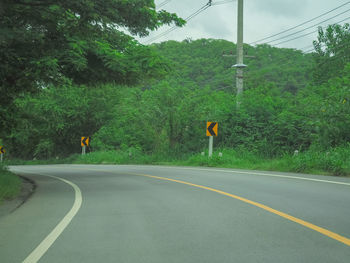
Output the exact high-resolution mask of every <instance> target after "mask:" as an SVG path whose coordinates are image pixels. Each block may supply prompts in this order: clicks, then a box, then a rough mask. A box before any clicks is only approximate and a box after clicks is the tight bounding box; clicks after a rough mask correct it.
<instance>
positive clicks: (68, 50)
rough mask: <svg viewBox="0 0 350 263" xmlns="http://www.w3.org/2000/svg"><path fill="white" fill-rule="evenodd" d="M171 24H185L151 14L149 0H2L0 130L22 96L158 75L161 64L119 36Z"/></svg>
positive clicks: (9, 123)
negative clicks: (14, 101) (57, 88)
mask: <svg viewBox="0 0 350 263" xmlns="http://www.w3.org/2000/svg"><path fill="white" fill-rule="evenodd" d="M171 23H175V24H176V25H178V26H181V25H183V24H184V20H182V19H180V18H178V17H177V16H176V15H175V14H170V13H167V12H165V11H164V10H161V11H156V10H155V5H154V1H153V0H133V1H123V0H106V1H96V0H74V1H70V0H58V1H46V0H2V1H1V2H0V50H1V52H0V61H1V63H0V93H1V98H2V99H1V101H2V102H1V104H0V123H1V127H2V128H1V131H4V128H6V127H11V126H12V124H13V122H12V118H13V116H12V112H13V111H14V110H15V109H14V107H13V105H12V102H13V100H14V99H15V98H16V97H17V96H18V95H21V94H22V93H24V92H35V91H40V90H41V89H42V88H46V87H48V86H50V85H55V86H61V85H67V82H70V81H73V83H75V84H77V85H79V84H87V85H95V84H100V83H111V82H115V83H119V84H136V83H139V82H140V81H141V80H144V79H145V78H149V77H155V76H157V77H159V76H161V75H163V74H164V73H165V72H166V67H165V62H164V61H162V59H161V58H160V57H159V56H157V55H156V54H154V52H152V50H150V49H149V48H147V47H145V46H142V45H140V44H139V43H138V42H137V41H135V40H134V38H133V37H131V36H130V35H128V34H126V33H124V32H126V31H127V32H129V33H131V34H133V35H139V36H145V35H148V33H149V31H151V30H154V29H156V28H158V27H159V26H161V25H163V24H171ZM7 131H8V129H7Z"/></svg>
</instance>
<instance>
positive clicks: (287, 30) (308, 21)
mask: <svg viewBox="0 0 350 263" xmlns="http://www.w3.org/2000/svg"><path fill="white" fill-rule="evenodd" d="M349 3H350V1H348V2H346V3H344V4H342V5H340V6H338V7H336V8H334V9H332V10H329V11H327V12H325V13H323V14H321V15H319V16H317V17H314V18H312V19H310V20H307V21H305V22H303V23H301V24H299V25H296V26H294V27H291V28H289V29H286V30H284V31H282V32H279V33H277V34H274V35H271V36H268V37H265V38H262V39H259V40H256V41H254V42H251V43H249V45H253V44H256V43H257V42H261V41H264V40H267V39H270V38H272V37H275V36H278V35H281V34H284V33H286V32H289V31H291V30H293V29H296V28H298V27H300V26H303V25H305V24H307V23H310V22H312V21H314V20H316V19H318V18H320V17H323V16H325V15H327V14H329V13H331V12H333V11H335V10H337V9H339V8H341V7H343V6H345V5H348V4H349Z"/></svg>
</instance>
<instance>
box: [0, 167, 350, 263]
mask: <svg viewBox="0 0 350 263" xmlns="http://www.w3.org/2000/svg"><path fill="white" fill-rule="evenodd" d="M11 170H12V171H14V172H16V173H18V174H21V175H25V176H27V177H29V178H31V179H33V180H34V181H35V182H36V183H37V189H36V192H35V193H34V194H33V196H32V197H31V198H30V199H29V200H28V201H27V202H26V203H25V204H24V205H22V206H21V207H20V208H19V209H17V210H15V211H14V212H13V213H11V214H9V215H7V216H5V217H1V218H0V262H1V263H11V262H37V261H39V262H49V263H56V262H74V263H77V262H84V263H89V262H123V263H124V262H130V263H137V262H142V263H143V262H145V263H148V262H149V263H157V262H161V263H171V262H181V263H182V262H184V263H186V262H201V263H203V262H268V263H273V262H278V263H280V262H292V263H295V262H307V263H312V262H317V263H322V262H325V263H326V262H327V263H329V262H332V263H334V262H346V263H348V262H350V178H337V177H326V176H312V175H296V174H282V173H274V172H256V171H244V170H229V169H215V168H213V169H210V168H185V167H161V166H119V165H118V166H112V165H48V166H14V167H11Z"/></svg>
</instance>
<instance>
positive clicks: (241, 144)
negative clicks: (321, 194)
mask: <svg viewBox="0 0 350 263" xmlns="http://www.w3.org/2000/svg"><path fill="white" fill-rule="evenodd" d="M174 19H175V18H174ZM348 27H349V26H348V25H344V26H343V27H341V26H338V25H332V26H330V27H329V28H328V29H327V30H326V32H323V31H322V30H321V29H320V32H319V37H318V40H316V41H315V42H314V45H315V52H314V53H312V54H303V53H302V52H301V51H298V50H294V49H280V48H275V47H271V46H269V45H258V46H249V45H245V51H246V56H247V58H246V59H245V63H247V64H248V68H247V70H246V74H245V76H246V78H245V91H244V96H243V98H242V100H241V104H240V107H239V108H238V107H236V96H235V92H236V90H235V81H234V77H235V70H234V69H233V68H232V67H231V66H232V65H233V64H235V62H234V61H235V57H234V56H232V55H231V51H234V50H235V45H234V44H233V43H230V42H228V41H225V40H213V39H200V40H190V39H187V40H185V41H182V42H176V41H167V42H163V43H160V44H153V45H151V46H150V47H147V48H146V47H141V46H140V47H138V48H141V49H147V52H149V53H150V54H153V55H152V57H158V58H159V57H162V58H163V61H167V65H166V66H164V65H163V64H158V63H156V62H154V63H155V64H154V65H153V66H154V67H160V68H162V69H164V67H169V69H170V71H169V72H168V74H166V75H164V76H163V77H162V78H159V77H158V78H155V79H153V80H149V81H147V82H139V81H136V82H138V84H137V85H131V83H133V81H134V79H135V77H130V78H131V80H132V81H130V82H124V81H119V82H118V83H117V82H114V83H108V82H110V81H107V83H104V84H101V83H99V82H95V81H93V79H94V76H93V74H92V76H89V78H90V77H91V78H92V80H91V79H90V80H87V81H79V80H78V79H80V77H79V76H80V74H79V73H78V74H76V73H71V74H72V78H70V79H71V80H70V81H65V82H64V83H61V84H57V83H50V84H47V85H46V86H45V87H44V88H42V89H41V91H40V92H39V93H38V94H36V95H30V94H27V95H23V96H20V97H19V98H17V99H16V100H15V104H14V105H15V107H16V108H17V109H18V110H17V111H16V113H13V115H11V118H12V120H13V122H14V124H15V127H14V128H13V129H12V130H11V133H8V134H6V135H5V136H4V138H3V139H4V143H5V144H6V146H7V148H8V149H9V150H8V152H9V154H10V155H11V156H14V157H21V158H29V159H32V158H53V157H56V156H57V157H61V156H67V155H69V154H72V153H78V152H79V151H80V137H81V136H91V138H92V143H91V147H90V148H89V149H88V150H89V151H90V152H91V151H116V150H117V151H118V152H125V153H126V154H128V153H132V152H137V153H142V152H143V153H148V154H158V155H162V156H168V157H170V156H180V155H181V154H184V153H193V152H197V153H198V152H200V151H202V150H203V149H206V148H207V137H206V136H205V125H206V121H210V120H211V121H217V122H219V136H218V137H216V138H215V140H214V144H215V147H221V148H231V149H235V150H239V149H244V151H250V152H252V153H254V154H257V155H260V156H264V157H276V156H284V155H286V154H287V155H289V156H290V155H291V154H292V153H294V151H296V150H298V151H299V152H303V151H309V152H310V151H311V153H310V154H307V155H301V157H300V158H301V159H302V158H309V156H316V157H317V156H318V157H317V158H319V157H320V156H321V155H319V154H316V153H318V152H323V153H324V154H326V153H327V152H331V153H333V152H334V153H336V154H338V155H339V154H340V152H341V153H345V152H347V150H345V149H348V148H349V147H350V145H349V142H350V117H349V116H350V59H349V54H350V50H349V48H350V38H349V31H348ZM141 32H144V31H142V30H141ZM135 45H136V46H135V47H137V46H138V45H137V44H135ZM232 53H234V52H232ZM125 61H127V62H126V63H131V62H130V61H129V60H125ZM131 61H133V60H131ZM135 61H136V62H135V63H139V62H140V60H139V59H135ZM325 63H329V64H332V65H333V68H334V70H332V71H330V70H329V69H328V68H325V67H324V65H325ZM126 67H127V66H126ZM118 68H119V67H118ZM131 71H132V72H134V70H131ZM160 71H161V70H160ZM72 72H74V71H72ZM141 72H142V73H140V72H138V71H136V72H134V73H135V74H136V75H137V77H136V78H143V74H145V72H147V70H145V69H143V70H141ZM73 75H74V77H73ZM88 75H89V74H88ZM130 76H131V75H130ZM107 79H108V78H107ZM80 80H82V79H80ZM339 147H340V148H339ZM342 147H343V148H342ZM338 148H339V149H341V150H336V149H338ZM343 149H344V150H343ZM343 155H344V154H343ZM343 155H341V156H343ZM303 156H305V157H303ZM322 156H323V155H322ZM322 156H321V157H322ZM339 156H340V155H339ZM344 156H345V155H344ZM321 157H320V158H321ZM310 158H313V157H310ZM322 158H323V157H322ZM322 158H321V159H322ZM324 158H326V157H324ZM327 158H328V157H327ZM327 158H326V159H324V160H326V161H325V164H324V165H326V164H327V163H328V162H329V165H330V167H338V168H339V167H340V166H341V165H342V164H334V162H333V161H336V159H337V158H335V157H334V158H333V157H329V158H331V159H329V158H328V159H327ZM341 158H343V157H341ZM341 158H340V159H341ZM301 159H300V160H301ZM338 159H339V158H338ZM296 160H297V159H295V161H296ZM298 160H299V159H298ZM342 160H345V159H344V158H343V159H342ZM295 161H294V162H295ZM300 165H302V161H300V163H295V166H296V167H300ZM327 167H328V166H327ZM338 168H337V169H338ZM298 169H299V168H296V170H298ZM327 169H328V168H327ZM329 169H333V168H329ZM300 170H302V169H300ZM333 170H334V169H333Z"/></svg>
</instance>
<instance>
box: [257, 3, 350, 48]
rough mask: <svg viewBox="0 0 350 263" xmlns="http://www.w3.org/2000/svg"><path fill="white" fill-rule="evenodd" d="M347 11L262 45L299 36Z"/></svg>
mask: <svg viewBox="0 0 350 263" xmlns="http://www.w3.org/2000/svg"><path fill="white" fill-rule="evenodd" d="M349 11H350V9H347V10H345V11H344V12H341V13H339V14H337V15H335V16H332V17H330V18H327V19H326V20H323V21H321V22H319V23H317V24H313V25H312V26H309V27H306V28H304V29H302V30H299V31H297V32H294V33H291V34H289V35H286V36H283V37H280V38H277V39H274V40H271V41H268V42H265V43H264V44H270V43H272V42H275V41H277V40H281V39H285V38H287V37H290V36H293V35H296V34H299V33H301V32H304V31H305V30H308V29H310V28H313V27H315V26H318V25H320V24H323V23H324V22H327V21H329V20H331V19H333V18H336V17H338V16H340V15H343V14H345V13H347V12H349Z"/></svg>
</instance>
